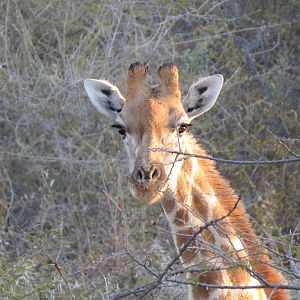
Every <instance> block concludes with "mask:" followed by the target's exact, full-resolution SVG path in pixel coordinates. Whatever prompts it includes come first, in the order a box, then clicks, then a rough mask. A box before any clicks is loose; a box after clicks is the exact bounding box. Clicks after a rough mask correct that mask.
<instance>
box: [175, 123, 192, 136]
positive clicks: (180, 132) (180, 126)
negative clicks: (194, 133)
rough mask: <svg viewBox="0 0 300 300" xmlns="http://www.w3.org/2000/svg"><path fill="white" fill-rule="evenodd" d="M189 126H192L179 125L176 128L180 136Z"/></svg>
mask: <svg viewBox="0 0 300 300" xmlns="http://www.w3.org/2000/svg"><path fill="white" fill-rule="evenodd" d="M189 126H192V125H191V124H180V125H179V126H178V129H177V130H178V133H179V134H180V135H182V134H183V133H184V132H185V131H186V130H187V128H188V127H189Z"/></svg>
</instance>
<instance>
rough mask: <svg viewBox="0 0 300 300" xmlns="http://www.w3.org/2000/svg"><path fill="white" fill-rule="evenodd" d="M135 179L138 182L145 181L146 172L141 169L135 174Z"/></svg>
mask: <svg viewBox="0 0 300 300" xmlns="http://www.w3.org/2000/svg"><path fill="white" fill-rule="evenodd" d="M134 178H135V180H136V181H139V182H140V181H143V180H144V178H145V176H144V170H143V169H142V168H141V167H140V168H138V169H137V170H136V172H135V174H134Z"/></svg>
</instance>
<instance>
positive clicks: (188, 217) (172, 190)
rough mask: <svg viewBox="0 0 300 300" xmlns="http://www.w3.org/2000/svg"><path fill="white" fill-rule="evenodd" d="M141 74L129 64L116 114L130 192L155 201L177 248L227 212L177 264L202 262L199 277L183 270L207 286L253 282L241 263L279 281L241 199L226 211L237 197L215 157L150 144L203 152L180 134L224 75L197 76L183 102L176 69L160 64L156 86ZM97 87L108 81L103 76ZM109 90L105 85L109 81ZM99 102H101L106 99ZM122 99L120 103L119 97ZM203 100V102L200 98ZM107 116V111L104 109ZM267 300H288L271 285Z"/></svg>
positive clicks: (207, 292) (258, 294) (255, 295)
mask: <svg viewBox="0 0 300 300" xmlns="http://www.w3.org/2000/svg"><path fill="white" fill-rule="evenodd" d="M147 72H148V67H147V65H146V64H140V63H135V64H133V65H131V67H130V69H129V71H128V75H127V80H126V83H127V95H126V99H127V101H125V103H124V106H123V109H122V111H121V113H119V114H118V116H117V121H118V122H119V123H120V124H121V126H122V127H123V128H124V131H126V139H124V144H125V147H126V150H127V153H128V156H129V162H130V164H129V165H130V166H131V172H132V174H131V178H130V189H131V192H132V194H133V195H134V196H135V198H136V199H138V200H139V201H140V202H141V203H143V204H147V205H150V204H154V203H158V202H159V201H161V204H162V206H163V209H164V211H165V213H166V215H167V218H168V220H169V222H170V226H171V228H172V232H174V234H173V237H174V241H175V243H176V246H177V248H178V249H181V247H182V246H183V245H184V244H186V243H187V242H188V241H189V240H190V238H191V236H192V235H193V234H194V232H195V231H197V230H198V229H199V228H200V226H202V225H203V224H205V222H207V221H210V220H213V219H218V218H221V217H223V216H225V215H227V214H228V213H229V212H231V213H230V215H228V216H227V217H226V218H225V219H223V220H222V221H221V222H219V223H218V224H216V225H214V226H210V227H209V228H207V229H205V230H204V231H203V232H201V234H200V236H198V237H197V239H196V240H193V242H192V243H191V244H190V245H189V247H188V248H187V249H186V250H185V251H184V252H183V254H182V256H181V260H182V262H183V264H184V265H186V266H188V265H191V264H196V267H197V263H199V262H202V263H205V264H206V265H207V271H205V272H204V273H202V274H201V275H199V272H190V273H188V274H187V278H188V279H189V280H191V281H194V282H195V283H197V282H198V283H207V284H214V285H230V286H232V285H259V284H260V283H259V282H258V281H257V280H256V279H255V278H253V277H252V276H250V275H249V272H247V271H246V268H249V269H251V268H252V270H254V271H256V272H258V273H259V274H260V275H261V276H263V277H264V278H265V279H266V280H267V281H268V282H269V283H271V284H284V283H285V281H284V278H283V277H282V275H281V274H280V272H278V271H277V270H276V269H275V268H272V267H270V266H268V265H266V264H265V263H264V262H266V263H268V264H270V263H271V261H270V259H269V257H268V256H267V254H266V251H265V250H264V249H262V248H260V246H259V244H260V240H259V239H258V238H257V237H256V236H255V234H254V232H253V230H252V227H251V225H250V222H249V216H248V215H247V213H246V211H245V208H244V206H243V204H242V203H241V202H239V204H238V206H237V207H236V208H235V209H234V210H233V211H231V210H232V209H233V208H234V206H235V204H236V203H237V200H238V198H237V196H236V195H235V193H234V191H233V190H232V188H231V187H230V185H229V183H228V181H227V180H225V179H224V178H223V177H222V176H220V174H219V172H218V171H217V170H216V168H215V164H214V162H212V161H211V160H208V159H202V158H190V159H187V160H184V161H183V160H182V158H183V156H182V155H177V154H174V153H173V154H171V153H169V152H167V151H163V150H160V151H157V149H156V148H160V149H161V148H166V149H169V150H173V151H182V152H188V153H194V154H199V155H202V156H206V153H205V151H204V150H202V149H201V148H200V146H198V145H197V143H196V141H195V140H194V139H193V137H192V136H191V135H190V134H188V133H184V134H183V133H180V132H179V131H180V129H181V127H182V126H183V125H185V124H187V123H189V122H190V121H191V120H192V119H193V118H195V117H197V116H198V115H199V114H201V113H203V112H205V111H207V110H208V109H209V108H210V107H211V106H212V105H213V103H214V102H215V100H216V97H217V96H218V93H219V91H220V89H221V86H222V83H223V77H222V76H221V75H215V76H211V77H207V78H206V79H205V80H206V81H205V80H204V83H203V81H202V79H200V80H198V81H197V82H196V83H195V84H193V85H192V86H191V88H190V90H189V93H188V95H190V96H191V97H192V98H185V100H184V102H183V104H184V106H183V104H182V102H181V91H180V88H179V82H178V78H179V75H178V70H177V67H176V66H174V65H173V64H170V63H167V64H164V65H163V66H161V67H160V68H159V71H158V76H159V78H160V81H161V83H160V85H157V86H154V87H151V86H149V85H147V83H146V76H147ZM93 84H95V81H92V83H91V82H90V81H89V82H88V83H87V88H88V90H89V93H90V95H91V96H92V98H93V96H95V95H94V94H93V90H92V85H93ZM101 84H102V85H103V84H107V83H105V82H103V81H102V83H101ZM203 84H207V85H208V86H203ZM209 84H210V86H209ZM108 87H110V88H111V87H112V85H108ZM197 87H198V89H197ZM199 88H200V90H199ZM201 90H202V92H201ZM203 90H204V92H203ZM206 90H207V93H205V91H206ZM118 93H119V92H118ZM118 93H117V94H118ZM199 93H200V94H199ZM203 95H204V96H203ZM212 95H215V97H213V96H212ZM200 96H201V97H200ZM199 97H200V98H199ZM101 99H102V101H105V100H107V97H102V98H101ZM103 99H104V100H103ZM122 99H123V98H122ZM122 99H121V100H122ZM93 100H95V98H93ZM114 100H115V99H114ZM123 100H124V99H123ZM123 100H122V101H123ZM122 101H121V103H123V102H124V101H123V102H122ZM205 101H207V102H206V103H204V102H205ZM100 104H101V103H100ZM100 104H99V105H98V104H97V107H100V108H101V109H102V110H104V111H105V105H104V108H103V107H102V106H100ZM106 105H107V104H106ZM111 105H112V103H108V105H107V106H108V109H109V108H110V106H111ZM191 105H192V106H191ZM197 105H198V106H197ZM202 106H203V107H202ZM198 109H199V110H198ZM113 111H114V110H113ZM189 113H190V114H189ZM106 115H110V116H111V115H114V114H113V113H109V112H107V114H106ZM141 168H142V170H144V173H143V174H146V172H148V171H149V170H153V168H154V169H155V168H156V170H157V172H156V175H157V176H155V177H154V178H148V179H145V178H142V179H141V178H138V179H137V178H136V176H135V175H136V174H138V171H139V170H141ZM149 172H150V171H149ZM147 174H148V173H147ZM149 174H150V173H149ZM216 249H217V250H216ZM235 264H243V267H241V266H240V265H237V266H236V267H234V266H235ZM270 292H271V290H270V289H245V290H238V289H213V288H209V289H207V288H204V287H200V286H189V299H190V300H196V299H204V300H212V299H218V300H222V299H223V300H231V299H238V300H242V299H247V300H254V299H259V300H265V299H267V298H266V295H267V296H268V295H269V294H270ZM272 299H273V300H288V299H289V295H288V292H287V291H286V290H279V289H277V290H276V291H275V292H274V294H273V296H272Z"/></svg>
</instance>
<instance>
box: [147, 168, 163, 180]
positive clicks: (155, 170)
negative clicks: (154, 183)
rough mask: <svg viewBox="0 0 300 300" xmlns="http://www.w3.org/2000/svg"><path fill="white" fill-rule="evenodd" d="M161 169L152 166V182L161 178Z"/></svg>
mask: <svg viewBox="0 0 300 300" xmlns="http://www.w3.org/2000/svg"><path fill="white" fill-rule="evenodd" d="M160 173H161V171H160V168H159V167H158V166H152V167H151V169H150V176H149V177H150V179H152V180H156V179H158V178H159V176H160Z"/></svg>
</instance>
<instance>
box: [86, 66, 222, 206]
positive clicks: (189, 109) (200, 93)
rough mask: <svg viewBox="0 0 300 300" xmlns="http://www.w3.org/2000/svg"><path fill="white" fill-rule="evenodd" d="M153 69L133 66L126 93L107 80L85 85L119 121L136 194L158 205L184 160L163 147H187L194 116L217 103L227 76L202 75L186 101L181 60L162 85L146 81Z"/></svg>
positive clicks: (163, 73)
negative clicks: (179, 67) (188, 132)
mask: <svg viewBox="0 0 300 300" xmlns="http://www.w3.org/2000/svg"><path fill="white" fill-rule="evenodd" d="M147 73H148V66H147V64H141V63H133V64H131V65H130V67H129V70H128V74H127V79H126V84H127V94H126V97H123V96H122V94H121V93H120V91H119V90H118V88H117V87H116V86H114V85H113V84H111V83H110V82H108V81H105V80H96V79H87V80H85V82H84V86H85V90H86V92H87V94H88V96H89V98H90V100H91V102H92V103H93V105H94V106H95V107H96V108H97V110H98V111H99V112H101V113H102V114H104V115H105V116H107V117H108V118H110V119H112V120H113V122H114V124H113V127H115V128H116V129H117V131H118V132H119V134H120V136H121V139H122V140H123V143H124V146H125V149H126V151H127V154H128V160H129V172H130V190H131V192H132V194H133V196H134V197H135V198H136V199H137V200H138V201H140V202H141V203H143V204H152V203H155V202H157V201H159V200H160V198H161V196H162V194H163V192H164V191H165V190H166V189H168V188H170V189H172V188H174V187H173V185H174V182H176V180H177V176H178V174H179V170H180V167H181V164H182V160H179V161H178V162H174V161H175V160H176V158H178V156H176V154H172V153H169V152H165V151H158V149H168V150H172V151H184V150H185V139H186V138H187V137H186V133H185V131H186V129H187V128H188V126H189V125H190V122H191V121H192V120H193V119H194V118H196V117H197V116H199V115H201V114H203V113H204V112H206V111H208V110H209V109H210V108H211V107H212V106H213V105H214V103H215V101H216V99H217V97H218V95H219V93H220V90H221V87H222V84H223V77H222V75H214V76H210V77H206V78H200V79H198V80H197V81H195V82H194V83H193V84H192V85H191V86H190V88H189V91H188V94H187V95H186V97H185V98H184V99H183V100H182V101H181V91H180V88H179V83H178V70H177V67H176V66H175V65H173V64H172V63H166V64H163V65H161V66H160V67H159V69H158V76H159V78H160V84H159V85H157V86H149V85H148V84H147V83H146V77H147ZM151 149H152V150H151ZM153 149H156V151H153Z"/></svg>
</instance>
